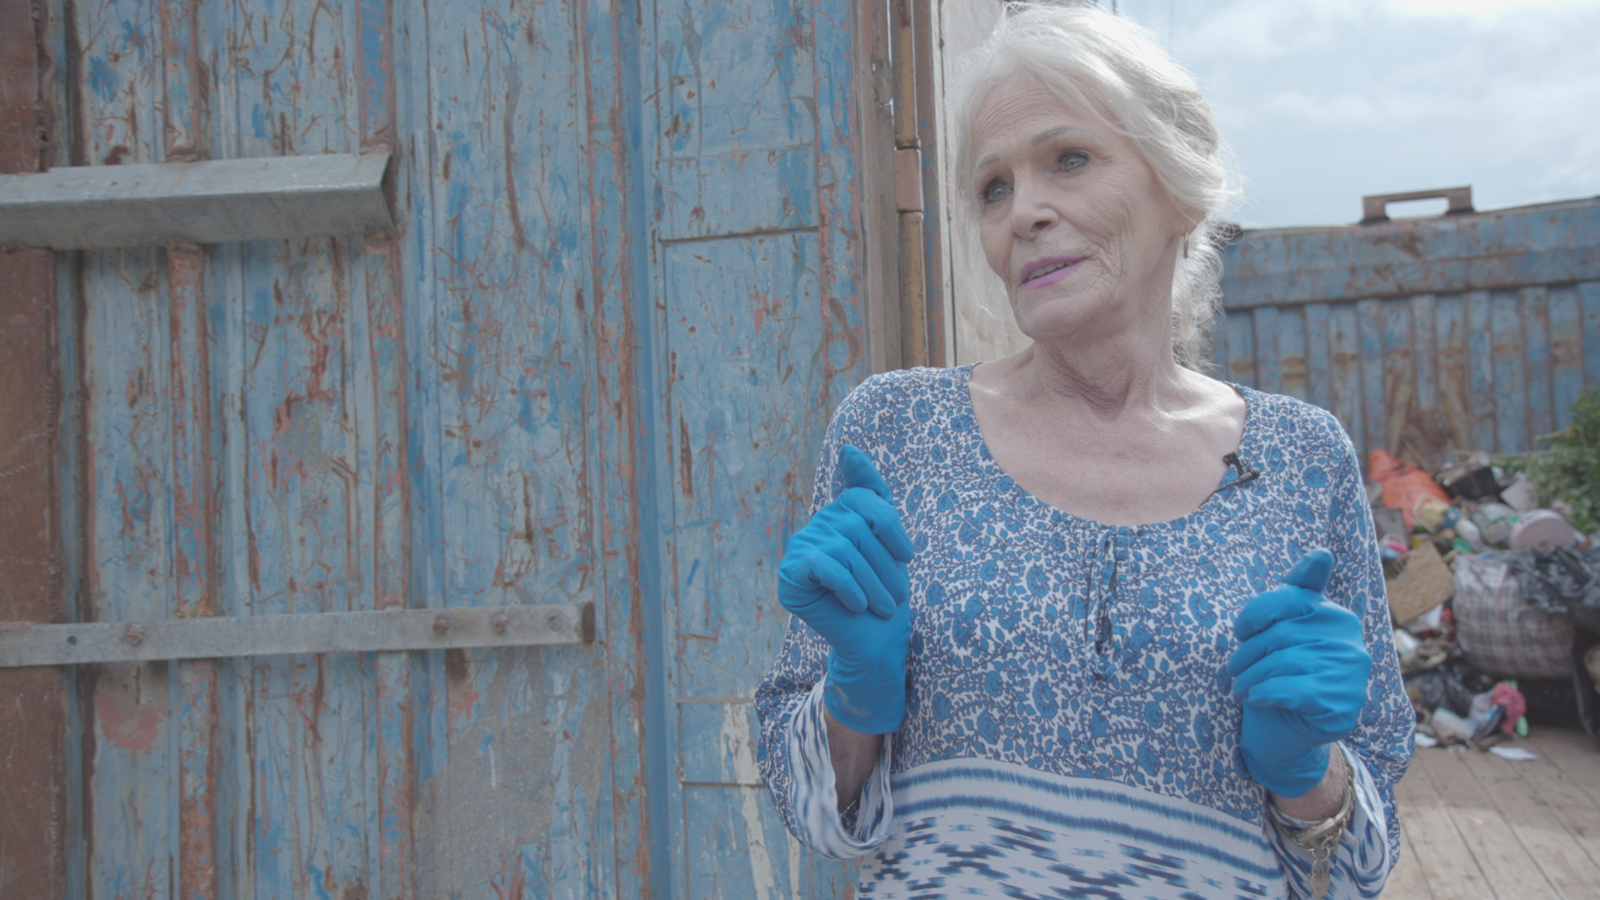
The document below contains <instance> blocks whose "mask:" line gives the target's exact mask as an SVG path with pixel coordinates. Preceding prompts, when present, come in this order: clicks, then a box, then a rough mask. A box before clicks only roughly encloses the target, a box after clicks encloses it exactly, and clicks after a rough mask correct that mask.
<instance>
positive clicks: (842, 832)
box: [755, 397, 893, 859]
mask: <svg viewBox="0 0 1600 900" xmlns="http://www.w3.org/2000/svg"><path fill="white" fill-rule="evenodd" d="M851 399H852V398H849V397H847V398H846V399H845V402H844V403H843V404H841V406H840V410H839V412H837V413H835V415H834V418H833V421H832V422H831V423H830V424H829V426H828V431H827V434H826V435H825V436H824V437H823V441H822V449H821V451H820V459H819V461H818V464H817V473H816V487H815V489H814V490H813V492H812V498H811V509H810V515H816V513H817V510H819V509H821V508H822V507H823V506H824V505H826V504H827V503H829V502H832V500H833V498H834V497H835V496H837V495H838V493H839V491H840V488H841V487H842V484H836V483H835V481H836V476H837V473H836V471H835V470H836V469H837V462H838V458H839V447H840V446H841V445H842V444H844V443H846V442H847V441H846V440H845V439H844V438H842V437H841V434H842V433H843V432H844V430H845V426H844V422H845V421H846V420H847V419H848V418H849V415H848V412H847V409H848V408H849V407H850V406H851ZM808 521H809V516H808ZM827 660H828V645H827V642H826V641H824V640H823V639H822V637H821V636H820V635H818V634H817V633H816V632H815V631H812V630H811V627H810V626H808V625H806V623H805V622H803V621H801V620H800V619H798V618H793V617H791V618H790V620H789V631H788V633H787V634H786V635H785V636H784V641H783V647H782V648H781V649H780V650H779V651H778V659H777V661H776V662H774V663H773V665H772V668H771V669H770V670H768V671H767V674H766V676H765V677H763V678H762V679H761V685H760V686H759V687H757V688H756V698H755V699H756V713H757V715H759V716H760V718H761V739H760V742H759V744H758V745H757V748H756V755H757V762H758V764H759V766H760V769H761V778H762V781H764V782H765V783H766V785H767V790H768V791H769V792H770V793H771V795H772V802H773V804H774V805H775V806H776V807H777V808H778V812H779V813H780V814H781V815H782V816H783V821H784V824H785V825H787V826H788V828H789V831H790V832H791V833H792V834H793V835H794V836H795V837H796V838H799V839H800V842H801V843H803V844H805V845H806V846H808V847H810V848H812V849H813V850H815V851H817V852H818V853H820V854H822V855H823V856H827V857H831V858H833V859H854V858H855V857H858V856H861V855H862V854H864V853H866V852H867V851H868V850H871V849H872V848H873V847H875V846H877V845H878V844H880V843H882V842H883V841H884V840H885V839H886V838H887V837H888V834H889V824H890V820H891V819H892V818H893V805H892V802H891V800H890V796H889V758H890V748H891V741H892V738H891V737H886V738H885V739H884V742H883V752H882V754H881V755H880V756H879V757H878V764H877V765H876V766H875V767H874V768H873V770H872V773H871V774H870V775H869V776H868V778H867V784H866V786H865V787H864V788H863V789H862V794H861V800H860V802H859V803H857V805H856V806H855V807H854V808H852V809H851V810H850V811H849V814H848V815H844V814H841V813H840V812H839V809H838V796H837V788H836V786H835V783H834V776H833V761H832V757H831V754H830V753H829V750H828V730H827V725H826V719H825V717H824V709H825V706H824V704H823V702H822V683H823V677H824V674H825V673H826V671H827Z"/></svg>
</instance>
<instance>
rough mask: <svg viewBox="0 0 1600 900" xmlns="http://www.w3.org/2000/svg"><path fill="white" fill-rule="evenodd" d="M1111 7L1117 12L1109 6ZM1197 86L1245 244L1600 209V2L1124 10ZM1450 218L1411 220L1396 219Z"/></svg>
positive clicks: (1258, 3)
mask: <svg viewBox="0 0 1600 900" xmlns="http://www.w3.org/2000/svg"><path fill="white" fill-rule="evenodd" d="M1100 5H1101V6H1102V7H1110V6H1111V0H1100ZM1117 7H1118V12H1120V13H1121V14H1123V15H1126V16H1129V17H1131V18H1133V19H1135V20H1136V21H1138V22H1140V23H1142V24H1143V25H1145V26H1146V27H1147V28H1148V29H1149V30H1150V31H1151V33H1152V34H1153V36H1154V37H1155V38H1156V39H1157V42H1158V43H1160V44H1162V45H1163V46H1166V47H1167V48H1168V50H1169V52H1171V53H1172V55H1173V56H1174V57H1175V58H1176V59H1177V60H1178V61H1179V62H1180V63H1182V64H1183V65H1184V66H1185V67H1186V68H1188V69H1189V71H1190V72H1192V73H1194V75H1195V77H1196V79H1197V80H1198V81H1199V82H1200V86H1201V89H1202V90H1203V91H1204V92H1205V94H1206V96H1207V97H1208V98H1209V99H1210V101H1211V103H1212V106H1213V108H1214V109H1215V111H1216V113H1217V118H1218V120H1219V121H1220V123H1221V126H1222V131H1223V135H1224V136H1225V138H1226V139H1227V140H1228V142H1229V144H1230V145H1231V146H1232V148H1233V153H1234V156H1235V159H1236V161H1237V163H1238V166H1239V168H1240V170H1241V172H1242V175H1243V182H1242V195H1241V197H1240V200H1239V202H1238V203H1237V204H1236V206H1235V208H1234V209H1233V210H1232V211H1231V213H1229V214H1227V215H1225V216H1224V218H1228V219H1230V220H1232V221H1236V222H1239V223H1241V224H1243V225H1245V226H1246V227H1278V226H1293V225H1329V224H1338V223H1348V222H1354V221H1356V220H1358V219H1360V218H1361V197H1362V196H1363V195H1365V194H1383V193H1396V192H1400V191H1413V190H1422V189H1431V188H1443V187H1453V186H1457V185H1463V184H1470V185H1471V186H1472V192H1473V202H1474V205H1475V206H1476V208H1478V209H1480V210H1483V209H1498V208H1503V207H1509V206H1523V205H1526V204H1530V203H1543V202H1548V201H1552V200H1570V199H1575V198H1580V197H1593V196H1596V195H1600V0H1498V2H1496V0H1117ZM1443 210H1444V203H1443V201H1423V202H1420V203H1413V204H1397V205H1395V206H1393V207H1391V209H1390V215H1406V214H1428V213H1437V212H1442V211H1443Z"/></svg>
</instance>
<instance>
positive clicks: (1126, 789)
mask: <svg viewBox="0 0 1600 900" xmlns="http://www.w3.org/2000/svg"><path fill="white" fill-rule="evenodd" d="M954 106H955V110H956V113H955V116H954V121H953V123H952V133H953V134H954V135H955V137H956V142H957V145H958V149H957V156H956V160H957V167H956V171H957V172H958V173H959V183H958V187H959V189H960V191H961V193H963V194H965V195H966V196H967V197H968V198H969V199H970V200H971V201H972V204H973V208H974V210H975V213H976V219H977V228H978V232H979V235H980V237H981V243H982V246H983V250H984V253H985V256H986V258H987V260H988V264H989V266H990V268H992V269H993V270H994V273H995V274H996V275H998V276H999V277H1000V279H1001V281H1003V282H1004V284H1005V287H1006V291H1007V293H1008V296H1009V298H1010V303H1011V309H1012V313H1013V314H1014V315H1015V317H1016V320H1017V323H1018V325H1019V327H1020V328H1021V330H1022V331H1023V332H1024V333H1025V334H1026V335H1027V336H1028V337H1030V338H1031V339H1032V341H1033V344H1032V346H1031V347H1029V348H1028V349H1026V350H1024V351H1022V352H1021V353H1018V354H1016V355H1014V356H1011V357H1008V358H1005V359H1001V360H999V361H996V362H990V363H985V364H983V365H981V366H966V367H960V368H956V369H949V370H934V369H918V370H911V371H902V372H892V373H888V374H885V375H880V376H876V377H873V378H871V379H869V380H868V381H867V382H866V383H864V384H863V385H861V386H860V387H859V388H857V389H856V390H855V391H854V392H852V393H851V394H850V396H849V397H848V398H846V400H845V401H844V403H843V404H842V405H841V406H840V408H839V410H838V412H837V413H836V415H835V416H834V419H833V421H832V424H831V425H830V426H829V428H828V432H827V435H826V438H825V440H824V443H823V450H822V457H821V463H820V465H819V467H818V469H817V475H816V493H815V498H814V501H813V507H812V509H813V515H812V518H811V520H810V521H809V523H808V524H807V525H806V526H805V527H804V528H803V529H801V530H800V531H799V532H797V533H796V534H795V535H794V536H793V538H792V539H791V540H790V542H789V545H788V550H787V553H786V554H785V557H784V560H783V563H782V565H781V567H780V569H779V586H778V595H779V599H780V601H781V602H782V603H783V605H784V607H785V608H787V609H788V610H789V611H790V612H792V613H793V614H794V618H793V620H792V622H791V627H790V630H789V633H788V637H787V640H786V642H785V643H784V646H783V649H782V651H781V655H780V657H779V659H778V660H777V662H776V664H775V665H774V666H773V668H772V671H771V672H770V673H769V674H768V676H767V677H766V679H765V680H764V681H763V683H762V685H761V688H760V690H759V692H758V693H757V697H756V701H757V705H758V709H759V711H760V714H761V717H762V735H761V747H760V750H761V764H762V771H763V773H764V775H765V777H766V779H767V783H768V784H769V785H770V788H771V791H772V795H773V799H774V801H775V802H776V804H777V806H778V808H779V809H780V810H781V811H782V813H783V815H784V817H785V819H786V821H787V823H788V825H789V828H790V829H791V830H792V831H793V833H794V834H795V835H796V836H797V837H798V838H799V839H800V840H801V841H803V842H804V843H806V844H807V845H809V846H811V847H813V848H814V849H816V850H817V851H819V852H821V853H823V854H825V855H827V856H831V857H836V858H841V859H845V858H856V857H862V858H863V860H862V866H861V868H860V886H859V893H860V895H861V896H863V897H883V898H889V897H894V898H907V900H909V898H913V897H915V898H934V897H956V896H985V897H1018V898H1023V897H1039V898H1044V897H1052V898H1053V897H1100V898H1112V897H1128V898H1135V897H1138V898H1147V897H1149V898H1199V897H1206V898H1209V897H1236V896H1237V897H1285V896H1295V897H1306V896H1312V897H1322V896H1331V897H1376V896H1377V895H1378V894H1379V893H1380V891H1381V890H1382V888H1383V884H1384V881H1385V879H1386V878H1387V876H1388V872H1389V870H1390V868H1391V867H1392V866H1393V864H1394V861H1395V859H1396V857H1397V854H1398V848H1399V825H1398V821H1397V819H1396V816H1395V812H1394V791H1393V788H1394V784H1395V782H1396V781H1397V780H1398V779H1399V778H1400V776H1401V774H1402V773H1403V771H1404V769H1405V766H1406V763H1407V760H1408V759H1409V757H1410V754H1411V738H1412V725H1413V720H1412V714H1411V707H1410V704H1409V703H1408V702H1407V700H1406V697H1405V695H1404V694H1403V692H1402V688H1401V683H1400V678H1399V672H1398V666H1397V663H1396V658H1395V653H1394V650H1393V648H1392V645H1391V640H1390V636H1389V630H1388V606H1387V601H1386V599H1385V595H1384V585H1383V576H1382V571H1381V568H1380V565H1379V561H1378V558H1377V555H1376V551H1375V546H1374V540H1373V528H1372V522H1371V516H1370V514H1369V511H1368V506H1367V498H1366V493H1365V491H1364V489H1363V483H1362V477H1361V471H1360V469H1359V466H1358V463H1357V460H1356V456H1355V453H1354V450H1353V448H1352V447H1351V444H1350V441H1349V438H1348V437H1347V436H1346V435H1345V433H1344V431H1343V430H1342V429H1341V428H1340V426H1339V424H1338V422H1337V421H1336V420H1335V419H1334V418H1333V417H1332V416H1330V415H1328V414H1327V413H1326V412H1324V411H1322V410H1320V409H1317V408H1315V407H1312V406H1309V405H1306V404H1304V403H1301V402H1299V401H1297V400H1294V399H1291V398H1287V397H1281V396H1274V395H1270V394H1263V393H1260V392H1257V391H1253V390H1250V389H1247V388H1243V387H1239V386H1235V385H1229V384H1224V383H1222V382H1219V381H1215V380H1213V379H1211V378H1209V377H1206V376H1205V375H1203V374H1201V373H1200V372H1199V371H1198V368H1199V367H1200V365H1201V360H1202V359H1203V358H1204V332H1205V328H1206V325H1207V324H1208V320H1209V319H1210V317H1211V311H1212V309H1213V307H1214V303H1215V300H1214V298H1215V294H1216V287H1215V282H1216V274H1215V273H1216V272H1217V264H1216V260H1217V255H1216V250H1215V247H1214V246H1213V238H1212V229H1211V226H1210V221H1209V213H1210V212H1211V211H1212V210H1213V209H1215V208H1216V206H1217V204H1218V203H1219V199H1220V198H1221V197H1222V196H1223V195H1224V186H1225V185H1224V183H1225V180H1226V179H1225V178H1224V168H1223V167H1222V165H1221V164H1220V163H1219V145H1220V140H1219V137H1218V134H1217V130H1216V126H1215V124H1214V122H1213V119H1212V116H1211V112H1210V110H1209V108H1208V106H1207V104H1206V102H1205V100H1204V99H1203V98H1202V97H1201V96H1200V94H1199V92H1198V91H1197V90H1196V88H1195V86H1194V83H1193V82H1192V80H1191V79H1190V78H1189V77H1188V76H1187V75H1186V74H1184V73H1183V72H1182V71H1181V70H1180V69H1179V68H1178V67H1177V66H1175V65H1174V64H1173V63H1172V62H1171V61H1170V60H1168V59H1167V58H1166V57H1165V56H1164V55H1163V54H1162V53H1161V52H1160V51H1159V50H1157V49H1155V47H1154V46H1152V44H1151V43H1150V42H1149V41H1148V40H1147V39H1146V38H1145V37H1143V36H1142V35H1141V34H1140V33H1139V32H1137V31H1136V30H1135V29H1133V28H1132V27H1131V26H1129V25H1127V24H1125V22H1124V21H1123V20H1121V19H1118V18H1116V17H1113V16H1110V15H1107V14H1104V13H1100V12H1098V11H1095V10H1092V9H1062V8H1053V7H1037V8H1024V9H1022V10H1020V11H1016V12H1013V13H1012V14H1011V15H1010V16H1009V17H1008V18H1007V19H1006V21H1005V22H1003V23H1002V25H1001V26H1000V27H999V28H998V30H997V32H996V33H995V34H994V35H993V36H992V37H991V38H990V40H989V41H988V42H987V43H986V44H985V45H984V46H983V47H982V48H981V49H980V50H979V51H977V53H976V54H975V57H974V59H973V60H971V62H970V64H969V67H968V70H967V72H966V74H965V75H964V77H963V80H962V81H961V83H960V84H959V86H958V87H957V89H956V91H955V104H954Z"/></svg>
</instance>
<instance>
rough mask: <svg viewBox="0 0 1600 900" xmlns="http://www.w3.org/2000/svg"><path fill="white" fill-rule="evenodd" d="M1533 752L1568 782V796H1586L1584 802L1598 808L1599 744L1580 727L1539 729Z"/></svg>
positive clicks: (1599, 777)
mask: <svg viewBox="0 0 1600 900" xmlns="http://www.w3.org/2000/svg"><path fill="white" fill-rule="evenodd" d="M1534 752H1536V753H1541V754H1543V755H1544V756H1545V757H1546V758H1548V759H1549V760H1550V761H1551V762H1552V763H1553V764H1554V765H1555V766H1556V768H1557V769H1559V770H1560V771H1561V774H1562V776H1563V778H1564V779H1565V781H1566V782H1567V784H1568V785H1569V788H1568V792H1567V797H1568V799H1571V800H1581V799H1587V801H1588V804H1587V805H1588V806H1590V807H1592V808H1594V809H1596V810H1600V745H1597V744H1596V743H1595V742H1594V741H1593V740H1591V739H1590V738H1589V736H1588V735H1586V734H1584V733H1583V732H1581V731H1577V730H1573V729H1566V728H1547V729H1541V730H1540V732H1539V740H1538V744H1537V746H1536V747H1535V749H1534ZM1575 805H1582V804H1575Z"/></svg>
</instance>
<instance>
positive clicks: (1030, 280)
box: [1021, 256, 1084, 288]
mask: <svg viewBox="0 0 1600 900" xmlns="http://www.w3.org/2000/svg"><path fill="white" fill-rule="evenodd" d="M1083 260H1084V257H1081V256H1052V257H1048V258H1046V259H1039V260H1034V261H1033V262H1031V263H1028V264H1027V265H1026V266H1023V267H1022V279H1021V282H1022V286H1023V287H1025V288H1037V287H1044V286H1045V285H1047V284H1054V283H1056V282H1057V281H1060V280H1061V279H1063V278H1065V277H1067V276H1068V275H1071V274H1072V273H1073V272H1074V271H1075V270H1076V269H1077V268H1078V264H1079V263H1081V262H1083Z"/></svg>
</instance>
